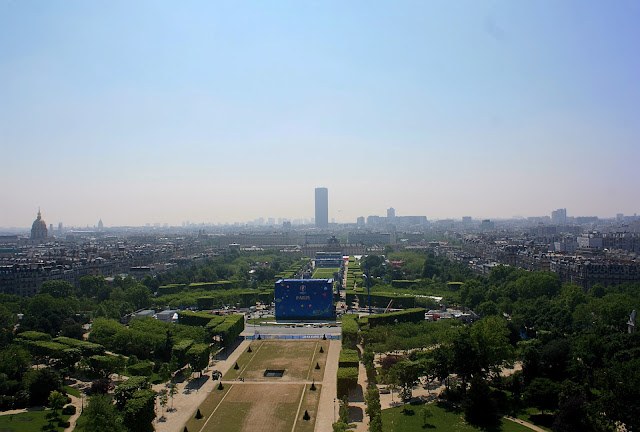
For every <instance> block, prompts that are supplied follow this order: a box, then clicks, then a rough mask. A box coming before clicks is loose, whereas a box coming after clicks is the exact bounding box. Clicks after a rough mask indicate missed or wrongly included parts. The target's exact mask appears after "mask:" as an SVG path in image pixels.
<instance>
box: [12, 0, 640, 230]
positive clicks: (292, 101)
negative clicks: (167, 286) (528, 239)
mask: <svg viewBox="0 0 640 432" xmlns="http://www.w3.org/2000/svg"><path fill="white" fill-rule="evenodd" d="M639 14H640V5H639V4H637V3H636V2H633V1H620V2H615V3H613V4H607V3H604V2H595V1H585V2H582V1H580V2H578V1H567V2H562V3H556V4H543V3H540V2H488V1H486V2H472V3H468V4H465V7H454V6H453V5H450V4H447V3H442V4H438V3H428V2H417V3H416V2H408V1H401V2H394V3H393V4H391V3H390V4H378V5H376V7H371V5H370V4H369V3H366V2H360V1H354V2H349V3H326V4H325V3H323V4H321V3H317V4H314V3H306V4H295V3H285V2H271V3H258V2H256V3H251V4H248V5H240V4H220V3H208V2H193V3H190V4H189V5H186V6H185V5H178V4H172V3H156V2H145V1H141V2H135V3H125V2H122V3H118V2H110V3H80V2H78V3H73V2H71V3H65V4H58V3H49V2H43V1H40V2H3V3H2V4H0V52H2V53H3V54H2V56H1V57H0V94H2V98H0V148H1V151H2V153H1V154H2V157H3V161H5V164H3V169H2V170H0V182H1V183H2V184H3V185H5V187H4V188H3V190H2V191H1V192H0V202H2V211H1V212H0V227H28V226H29V225H30V224H31V222H32V221H33V219H34V216H35V214H36V211H37V208H38V207H41V208H42V212H43V219H44V220H45V221H46V222H47V224H50V223H51V224H53V225H54V227H55V226H57V224H58V222H63V224H64V225H65V226H86V225H90V226H93V225H95V224H96V223H97V221H98V220H99V219H100V218H101V219H102V220H103V221H104V223H105V226H143V225H145V224H146V223H168V224H169V225H174V226H175V225H181V223H182V222H184V221H187V220H189V221H192V222H194V223H214V224H215V223H232V222H242V221H250V220H253V219H256V218H259V217H275V218H279V217H284V218H288V219H305V218H311V217H313V215H314V200H313V197H312V194H311V192H310V191H312V190H313V189H314V188H316V187H318V186H319V185H322V186H326V187H327V188H328V189H330V190H331V201H330V203H329V208H330V210H329V215H328V216H329V221H331V220H332V219H335V220H336V221H337V222H355V220H356V218H357V217H359V216H365V217H366V216H368V215H380V216H384V214H385V211H386V209H387V208H389V207H394V208H395V209H396V212H397V214H398V215H399V216H401V215H426V216H427V217H428V218H429V219H430V220H435V219H446V218H460V217H462V216H473V217H474V218H477V219H482V218H489V219H499V218H511V217H514V216H522V217H528V216H548V215H550V213H551V211H553V210H556V209H560V208H567V209H568V213H569V214H570V215H581V216H599V217H614V216H615V215H616V213H623V214H628V215H631V214H634V213H636V212H638V208H637V196H638V193H637V187H638V185H640V171H639V170H637V169H636V165H637V161H638V160H640V146H639V145H638V143H637V137H638V136H640V123H638V122H637V119H638V118H640V82H639V81H638V80H637V78H636V77H637V76H640V60H639V58H638V56H634V55H631V54H632V53H633V52H636V51H637V46H636V45H637V40H640V28H638V26H637V25H636V22H637V17H638V16H639ZM116 29H117V30H116ZM311 173H313V174H311Z"/></svg>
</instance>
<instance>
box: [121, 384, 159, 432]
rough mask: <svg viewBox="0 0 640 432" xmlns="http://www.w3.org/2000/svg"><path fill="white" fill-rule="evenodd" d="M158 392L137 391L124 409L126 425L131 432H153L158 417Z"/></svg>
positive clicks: (148, 390) (149, 390)
mask: <svg viewBox="0 0 640 432" xmlns="http://www.w3.org/2000/svg"><path fill="white" fill-rule="evenodd" d="M155 407H156V392H155V391H153V390H151V389H142V390H137V391H136V392H135V393H134V394H133V396H132V397H131V398H130V399H128V400H127V402H126V404H125V407H124V424H125V426H126V427H127V429H129V430H130V431H131V432H153V419H154V418H155V417H156V410H155Z"/></svg>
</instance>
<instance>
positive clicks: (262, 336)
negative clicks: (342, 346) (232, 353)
mask: <svg viewBox="0 0 640 432" xmlns="http://www.w3.org/2000/svg"><path fill="white" fill-rule="evenodd" d="M258 336H260V339H261V340H265V339H292V340H294V339H295V340H301V339H322V338H323V337H324V336H326V337H327V339H331V340H340V338H341V336H340V335H317V334H313V335H275V334H274V335H271V334H260V335H258V334H255V335H249V336H245V337H244V338H245V339H247V340H256V339H258Z"/></svg>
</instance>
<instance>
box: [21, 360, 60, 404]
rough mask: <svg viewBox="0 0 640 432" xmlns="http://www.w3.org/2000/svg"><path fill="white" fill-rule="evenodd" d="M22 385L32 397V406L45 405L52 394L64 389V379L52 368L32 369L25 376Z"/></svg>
mask: <svg viewBox="0 0 640 432" xmlns="http://www.w3.org/2000/svg"><path fill="white" fill-rule="evenodd" d="M22 385H23V388H25V389H26V390H28V391H29V394H30V395H31V400H30V403H31V405H45V404H46V403H47V401H48V399H49V395H50V394H51V392H52V391H54V390H60V389H61V388H62V378H61V377H60V374H59V373H58V372H56V371H55V370H53V369H52V368H42V369H37V370H34V369H32V370H30V371H27V372H26V373H25V374H24V375H23V377H22Z"/></svg>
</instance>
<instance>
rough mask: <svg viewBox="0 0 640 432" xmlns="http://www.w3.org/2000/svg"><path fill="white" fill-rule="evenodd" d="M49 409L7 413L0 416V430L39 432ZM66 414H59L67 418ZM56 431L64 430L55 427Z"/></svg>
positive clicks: (63, 418)
mask: <svg viewBox="0 0 640 432" xmlns="http://www.w3.org/2000/svg"><path fill="white" fill-rule="evenodd" d="M48 412H49V410H45V411H29V412H26V413H20V414H13V415H11V414H9V415H3V416H0V431H7V432H9V431H15V432H40V431H41V430H42V427H43V426H44V425H46V424H48V423H49V422H48V421H47V419H46V418H45V416H46V415H47V413H48ZM69 417H71V416H68V415H61V416H60V418H62V420H64V421H67V420H69ZM56 430H57V431H64V428H61V427H59V428H56Z"/></svg>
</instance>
